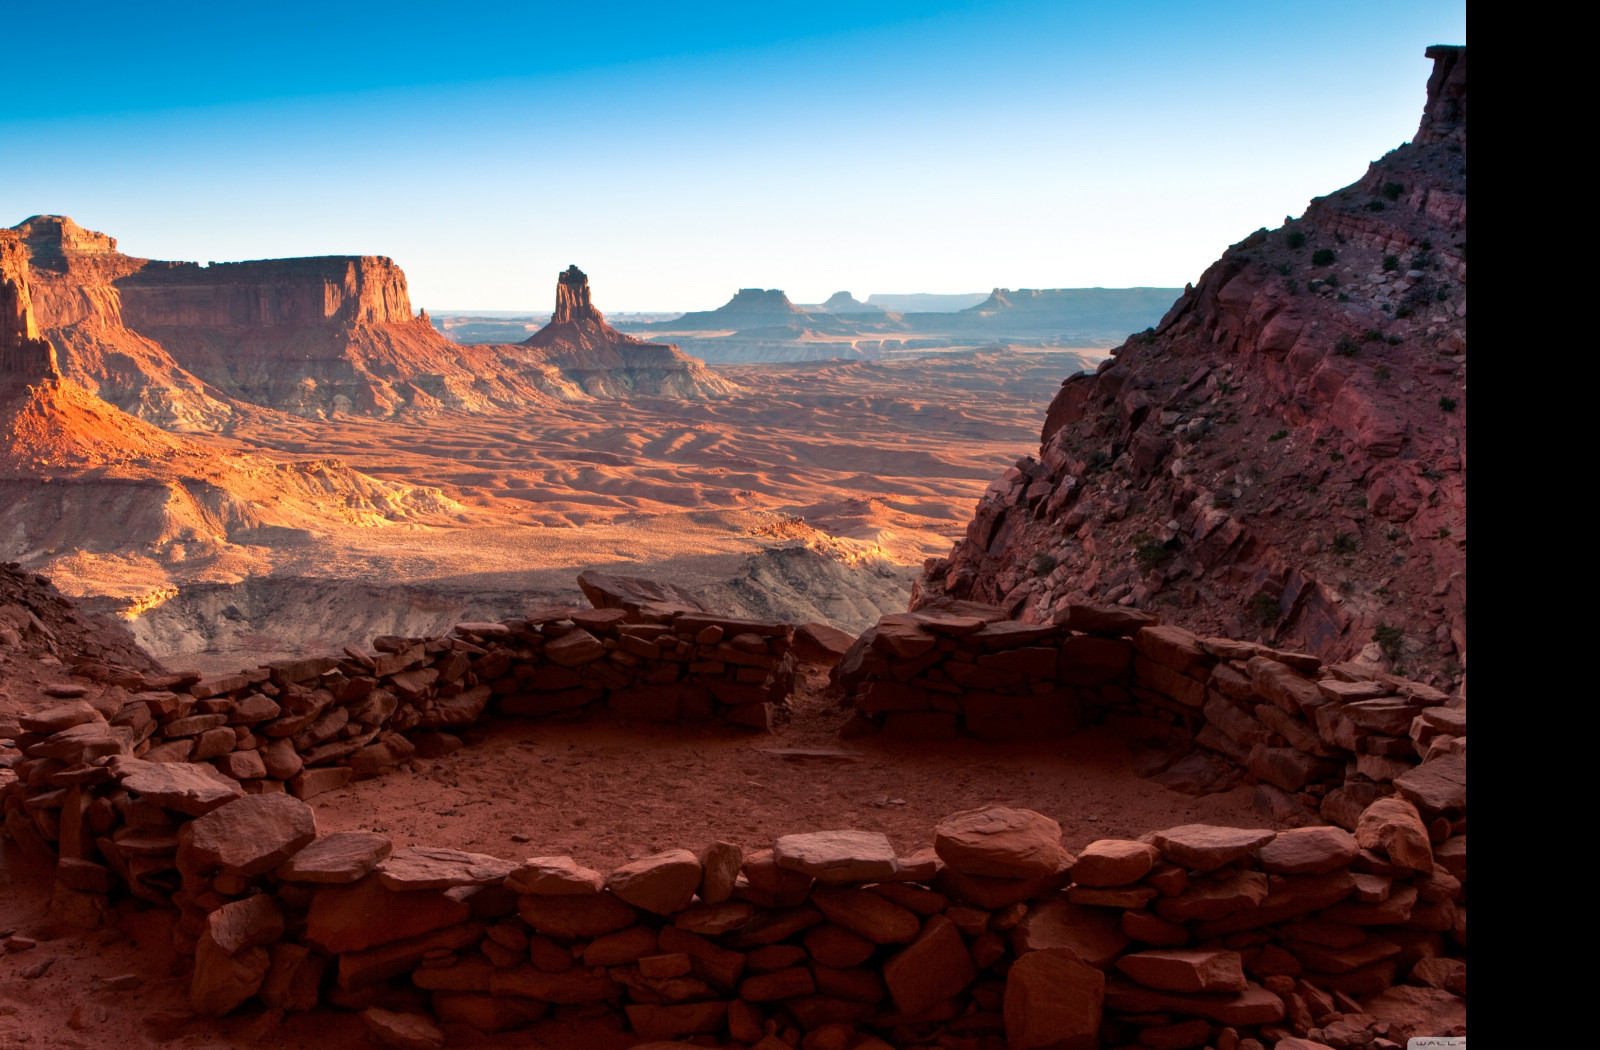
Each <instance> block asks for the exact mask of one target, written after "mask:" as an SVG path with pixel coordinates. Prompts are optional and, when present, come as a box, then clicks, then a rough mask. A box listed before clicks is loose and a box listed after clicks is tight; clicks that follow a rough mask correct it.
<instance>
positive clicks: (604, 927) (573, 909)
mask: <svg viewBox="0 0 1600 1050" xmlns="http://www.w3.org/2000/svg"><path fill="white" fill-rule="evenodd" d="M517 913H518V914H519V915H521V916H522V921H523V922H526V923H527V924H528V925H529V926H532V927H533V928H534V929H535V930H537V931H538V932H539V933H543V934H546V935H548V936H551V937H599V936H601V935H602V934H607V933H610V932H612V931H613V930H620V929H622V928H623V927H624V926H631V925H632V924H633V923H634V921H635V920H636V919H637V918H638V917H639V913H638V912H636V911H634V910H633V909H632V908H630V907H628V906H627V905H626V904H624V903H623V902H622V901H620V900H618V899H617V898H616V897H614V896H612V895H611V894H609V893H590V894H585V895H582V896H557V897H547V896H543V895H537V894H524V895H523V896H521V897H519V898H518V899H517Z"/></svg>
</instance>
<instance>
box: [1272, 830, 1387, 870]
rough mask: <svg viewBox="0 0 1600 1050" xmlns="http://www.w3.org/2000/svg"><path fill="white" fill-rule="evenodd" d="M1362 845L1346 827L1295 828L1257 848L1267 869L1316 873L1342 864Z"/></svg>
mask: <svg viewBox="0 0 1600 1050" xmlns="http://www.w3.org/2000/svg"><path fill="white" fill-rule="evenodd" d="M1360 849H1361V847H1360V846H1359V845H1358V844H1357V843H1356V838H1355V836H1354V835H1352V834H1350V833H1349V832H1348V831H1345V830H1344V829H1343V828H1334V827H1310V828H1292V829H1290V830H1288V831H1280V832H1278V837H1277V838H1275V839H1273V840H1272V841H1271V842H1269V843H1267V844H1266V845H1264V846H1262V847H1261V848H1260V849H1258V850H1257V851H1256V857H1257V858H1258V859H1259V860H1260V862H1261V868H1262V870H1263V871H1269V872H1273V873H1275V874H1279V875H1315V874H1320V873H1322V872H1325V871H1333V870H1334V869H1335V868H1342V867H1344V866H1345V865H1347V864H1349V863H1350V862H1351V861H1352V860H1354V859H1355V857H1356V854H1357V853H1359V852H1360Z"/></svg>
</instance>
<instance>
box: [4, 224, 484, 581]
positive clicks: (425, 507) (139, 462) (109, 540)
mask: <svg viewBox="0 0 1600 1050" xmlns="http://www.w3.org/2000/svg"><path fill="white" fill-rule="evenodd" d="M69 232H70V231H69ZM63 240H66V238H63ZM105 240H106V241H109V238H106V239H105ZM90 245H91V248H94V247H95V246H96V242H93V241H91V242H90ZM23 247H24V245H23V243H22V238H21V237H19V236H18V234H17V233H15V232H13V231H0V558H15V559H18V560H20V561H21V562H24V563H26V564H27V566H28V567H29V568H31V569H37V568H41V567H45V566H49V567H51V570H52V572H55V571H56V570H58V569H59V570H60V571H62V572H64V573H66V574H67V575H69V576H74V575H75V576H77V577H78V578H82V579H87V578H105V579H113V578H118V577H119V576H121V575H124V574H125V576H126V578H127V579H128V580H129V581H130V586H131V587H133V589H134V590H137V589H138V586H140V583H139V581H149V580H150V579H160V578H164V575H163V574H164V572H165V568H164V566H169V565H170V566H173V567H182V568H183V571H185V572H199V573H205V572H207V571H210V569H211V568H212V565H211V564H210V563H212V562H214V561H215V559H216V558H217V557H220V556H223V555H232V556H234V560H235V561H238V560H239V559H240V558H243V559H244V561H245V562H248V561H249V560H250V558H251V557H252V556H251V555H247V554H241V553H240V551H241V549H242V548H240V547H239V546H238V545H260V544H263V543H266V542H267V541H268V540H269V539H270V538H271V537H272V536H273V535H290V536H293V535H306V534H308V533H309V532H311V531H315V530H326V529H330V528H336V527H340V526H352V525H354V526H372V525H385V524H389V523H392V522H400V521H408V522H409V521H414V520H418V519H419V518H426V517H429V516H431V515H433V514H435V513H440V512H448V511H449V510H450V509H452V507H453V505H452V504H450V502H449V501H448V500H446V499H444V498H443V496H442V495H440V494H439V493H438V491H437V490H433V489H416V488H409V487H406V486H400V485H394V484H391V483H388V482H381V481H378V480H376V479H373V478H370V477H367V476H366V475H363V474H360V473H358V472H356V471H354V470H351V469H350V468H348V467H347V466H345V465H344V464H343V463H340V462H337V461H311V462H275V461H272V460H268V459H265V458H263V457H260V456H254V455H240V454H236V453H231V452H226V451H219V450H217V449H213V448H208V447H205V446H202V445H199V444H196V443H194V442H192V441H189V440H187V439H185V438H182V437H179V436H177V435H175V434H171V433H168V432H167V431H165V430H162V429H159V428H157V427H155V426H153V425H151V424H149V423H146V422H144V421H143V420H140V419H137V418H135V417H134V416H132V415H130V414H128V413H126V412H123V411H122V410H121V409H119V408H117V407H116V406H114V405H111V404H109V403H107V402H106V401H104V400H102V399H100V398H98V397H96V396H95V395H93V394H91V393H90V392H89V391H87V390H85V389H84V388H83V387H82V386H80V385H79V384H78V383H76V382H74V381H73V380H72V379H71V378H69V377H66V376H63V375H62V374H61V373H60V372H59V371H58V370H57V369H56V367H55V354H54V348H53V347H52V346H51V343H50V341H49V339H48V338H46V337H42V336H40V334H39V333H40V326H39V325H38V323H37V321H36V319H35V315H34V307H35V300H34V298H33V295H32V290H33V289H34V288H36V287H39V286H40V285H41V284H44V285H46V287H48V282H42V281H39V280H38V279H37V277H36V274H34V273H33V272H32V271H31V268H30V266H29V264H28V259H27V254H26V253H25V252H24V250H23ZM46 262H47V263H48V262H49V258H48V256H47V257H46ZM57 290H58V291H59V288H58V289H57ZM113 291H115V289H114V288H113ZM74 301H75V302H76V303H77V304H78V306H79V307H81V308H82V309H84V310H85V311H91V310H104V309H107V308H108V307H114V306H115V305H116V303H115V299H114V297H113V298H103V299H101V300H100V301H99V302H95V301H93V297H91V296H88V295H84V296H81V297H79V298H77V299H76V300H74ZM275 530H276V531H275ZM241 564H242V563H241ZM108 566H109V568H108ZM236 567H238V566H236Z"/></svg>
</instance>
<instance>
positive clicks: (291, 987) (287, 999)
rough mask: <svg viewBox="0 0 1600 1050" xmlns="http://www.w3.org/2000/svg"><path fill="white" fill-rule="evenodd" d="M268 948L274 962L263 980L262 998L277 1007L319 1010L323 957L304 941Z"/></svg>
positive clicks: (264, 1001)
mask: <svg viewBox="0 0 1600 1050" xmlns="http://www.w3.org/2000/svg"><path fill="white" fill-rule="evenodd" d="M267 951H268V953H269V955H270V958H271V965H270V966H269V968H268V969H267V976H266V979H265V980H264V981H262V983H261V991H260V995H261V1001H262V1002H263V1003H265V1004H267V1006H269V1007H272V1008H274V1009H277V1010H288V1011H305V1010H312V1009H315V1008H316V1005H317V999H318V995H319V991H320V989H321V987H322V971H323V962H322V957H321V956H319V955H317V954H315V953H314V952H312V951H311V949H309V948H307V947H306V946H305V945H303V944H281V943H280V944H274V945H271V946H269V947H268V948H267Z"/></svg>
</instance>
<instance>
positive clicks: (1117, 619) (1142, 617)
mask: <svg viewBox="0 0 1600 1050" xmlns="http://www.w3.org/2000/svg"><path fill="white" fill-rule="evenodd" d="M1050 619H1051V622H1052V623H1057V624H1061V625H1062V626H1064V627H1066V628H1068V629H1069V630H1073V631H1082V632H1083V633H1085V634H1104V635H1113V636H1117V637H1123V638H1127V637H1131V636H1133V635H1135V634H1138V633H1139V631H1141V630H1143V629H1144V628H1146V627H1154V626H1156V625H1157V624H1159V623H1160V622H1161V617H1159V616H1157V615H1156V614H1155V613H1152V612H1145V611H1144V610H1142V609H1129V608H1125V607H1123V606H1120V605H1095V604H1093V603H1090V602H1073V603H1071V604H1069V605H1068V606H1067V607H1066V608H1065V609H1058V610H1056V613H1055V615H1054V616H1052V617H1051V618H1050Z"/></svg>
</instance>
